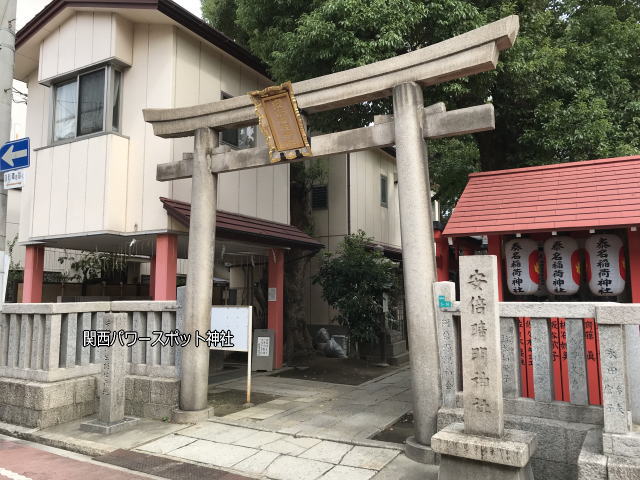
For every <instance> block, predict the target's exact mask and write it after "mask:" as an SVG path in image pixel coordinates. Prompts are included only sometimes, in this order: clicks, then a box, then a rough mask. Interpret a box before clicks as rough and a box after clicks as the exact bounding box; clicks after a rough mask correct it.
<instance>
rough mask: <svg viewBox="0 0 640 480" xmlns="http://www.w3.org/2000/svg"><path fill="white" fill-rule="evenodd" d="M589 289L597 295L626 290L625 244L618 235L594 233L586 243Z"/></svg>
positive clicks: (612, 293) (619, 292)
mask: <svg viewBox="0 0 640 480" xmlns="http://www.w3.org/2000/svg"><path fill="white" fill-rule="evenodd" d="M585 257H586V258H585V261H586V265H587V281H588V282H589V289H590V290H591V292H592V293H593V294H595V295H600V296H604V297H611V296H616V295H620V294H621V293H622V292H623V291H624V286H625V280H626V273H627V272H626V270H627V269H626V264H625V255H624V246H623V244H622V240H620V238H619V237H618V236H617V235H610V234H603V235H592V236H591V237H589V238H588V239H587V241H586V243H585Z"/></svg>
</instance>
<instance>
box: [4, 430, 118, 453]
mask: <svg viewBox="0 0 640 480" xmlns="http://www.w3.org/2000/svg"><path fill="white" fill-rule="evenodd" d="M40 432H41V430H40V429H38V428H27V427H21V426H20V425H12V424H10V423H0V433H1V434H3V435H7V436H9V437H14V438H18V439H20V440H27V441H29V442H35V443H39V444H41V445H46V446H48V447H54V448H60V449H63V450H68V451H70V452H75V453H80V454H82V455H87V456H90V457H96V456H99V455H104V454H107V453H111V452H112V451H114V450H117V449H116V448H115V447H114V448H109V447H105V446H104V445H102V444H99V443H96V442H90V441H88V440H78V439H74V440H73V442H71V441H69V439H68V438H67V437H64V436H62V435H54V434H44V433H40Z"/></svg>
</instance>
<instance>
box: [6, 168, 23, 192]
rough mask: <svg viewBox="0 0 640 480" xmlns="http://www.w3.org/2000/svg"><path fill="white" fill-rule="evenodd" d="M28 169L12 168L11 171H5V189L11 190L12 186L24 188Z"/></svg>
mask: <svg viewBox="0 0 640 480" xmlns="http://www.w3.org/2000/svg"><path fill="white" fill-rule="evenodd" d="M26 173H27V172H26V170H25V169H22V170H12V171H10V172H4V188H5V190H11V189H12V188H22V187H23V186H24V179H25V177H26Z"/></svg>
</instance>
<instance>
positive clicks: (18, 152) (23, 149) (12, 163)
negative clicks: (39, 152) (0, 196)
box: [0, 137, 29, 172]
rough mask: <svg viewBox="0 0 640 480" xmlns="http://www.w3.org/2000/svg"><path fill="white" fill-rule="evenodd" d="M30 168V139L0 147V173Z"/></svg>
mask: <svg viewBox="0 0 640 480" xmlns="http://www.w3.org/2000/svg"><path fill="white" fill-rule="evenodd" d="M28 166H29V137H27V138H21V139H20V140H14V141H12V142H7V143H5V144H4V145H2V147H0V172H8V171H9V170H18V169H19V168H27V167H28Z"/></svg>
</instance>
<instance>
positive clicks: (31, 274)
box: [22, 245, 44, 303]
mask: <svg viewBox="0 0 640 480" xmlns="http://www.w3.org/2000/svg"><path fill="white" fill-rule="evenodd" d="M43 278H44V245H27V252H26V255H25V259H24V283H23V287H22V303H40V302H42V280H43Z"/></svg>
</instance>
